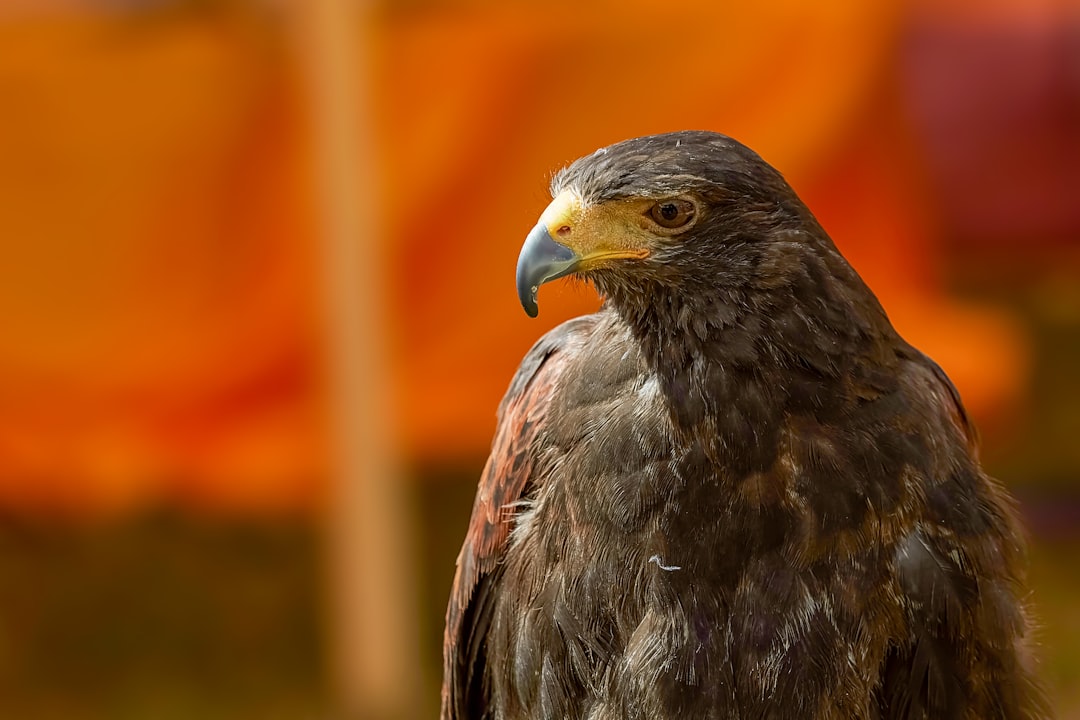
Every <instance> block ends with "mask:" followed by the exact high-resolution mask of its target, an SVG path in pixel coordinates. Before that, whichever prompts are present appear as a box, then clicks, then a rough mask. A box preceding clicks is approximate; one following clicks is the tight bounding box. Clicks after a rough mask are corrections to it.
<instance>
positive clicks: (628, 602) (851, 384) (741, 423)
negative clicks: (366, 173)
mask: <svg viewBox="0 0 1080 720" xmlns="http://www.w3.org/2000/svg"><path fill="white" fill-rule="evenodd" d="M552 194H553V196H554V197H555V200H554V201H553V202H552V205H551V206H549V208H548V210H547V211H545V213H544V215H543V216H542V218H541V222H540V223H539V224H538V225H537V227H536V228H535V229H534V230H533V232H532V233H531V234H530V236H529V238H528V240H527V241H526V245H525V247H524V248H523V249H522V256H521V260H520V262H519V267H518V285H519V288H518V289H519V292H520V293H521V297H522V302H523V304H524V305H525V307H526V310H527V311H529V312H530V314H535V311H536V306H535V293H536V287H537V286H538V285H540V284H542V283H543V282H546V281H547V280H549V279H552V278H554V277H559V276H562V275H566V274H570V273H573V274H576V275H578V276H579V277H582V278H585V279H587V280H588V281H590V282H592V283H593V284H594V285H595V286H596V288H597V289H598V291H599V292H601V293H602V294H603V295H604V296H606V298H607V300H606V302H605V304H604V306H603V307H602V308H601V310H600V311H599V312H597V313H596V314H594V315H590V316H587V317H583V318H578V319H576V320H573V321H570V322H568V323H565V324H563V325H562V326H560V327H558V328H556V329H555V330H553V331H552V332H550V333H549V334H548V335H546V336H545V337H544V338H542V339H541V340H540V341H539V342H538V343H537V344H536V346H535V347H533V349H532V350H531V351H530V352H529V354H528V355H527V356H526V357H525V359H524V360H523V362H522V364H521V367H520V369H519V370H518V373H517V375H516V376H515V377H514V379H513V381H512V383H511V385H510V389H509V391H508V392H507V395H506V397H505V399H504V400H503V402H502V405H501V406H500V409H499V425H498V430H497V432H496V436H495V440H494V444H493V447H492V453H491V457H490V458H489V460H488V463H487V466H486V467H485V469H484V473H483V477H482V478H481V481H480V487H479V490H478V492H477V496H476V503H475V506H474V508H473V516H472V520H471V522H470V524H469V529H468V534H467V535H466V538H465V542H464V545H463V547H462V549H461V555H460V556H459V558H458V571H457V576H456V578H455V581H454V588H453V591H452V594H451V597H450V603H449V608H448V611H447V624H446V645H445V679H444V686H443V711H442V717H443V719H444V720H462V719H464V718H476V719H479V718H490V719H492V720H516V719H518V718H554V719H557V718H587V719H588V720H608V719H613V718H642V719H643V720H644V719H646V718H648V719H649V720H657V719H662V718H673V719H678V720H690V719H696V718H717V719H719V718H742V719H745V720H748V719H749V718H837V719H839V718H845V719H848V718H880V719H883V720H884V719H892V718H897V719H898V718H927V719H929V718H933V719H935V720H937V719H939V718H968V719H974V718H1037V717H1042V714H1043V713H1042V709H1041V707H1042V706H1041V704H1040V701H1039V694H1038V692H1037V689H1036V688H1035V682H1034V680H1033V678H1032V674H1031V668H1030V657H1029V652H1028V649H1027V647H1028V643H1029V641H1030V640H1029V622H1028V619H1027V615H1026V610H1025V606H1024V601H1023V597H1024V591H1023V589H1022V580H1023V548H1022V542H1021V538H1020V535H1019V532H1018V529H1017V525H1016V521H1015V518H1014V514H1013V510H1012V503H1011V501H1010V499H1009V497H1008V495H1007V494H1006V492H1005V491H1004V490H1003V489H1002V488H1001V486H999V485H998V484H997V483H996V482H995V481H994V480H992V479H991V478H989V477H988V476H987V475H986V474H985V473H984V472H983V471H982V469H981V468H980V466H979V463H978V458H977V453H976V442H975V437H974V432H973V431H972V428H971V426H970V424H969V422H968V419H967V416H966V415H965V413H964V409H963V406H962V404H961V402H960V398H959V397H958V395H957V393H956V390H955V389H954V388H953V386H952V384H951V383H950V382H949V380H948V378H947V377H946V376H945V374H944V373H943V372H942V371H941V369H940V368H939V367H938V366H937V365H935V364H934V362H933V361H931V360H930V359H929V358H927V357H926V356H925V355H923V354H922V353H920V352H919V351H918V350H916V349H915V348H913V347H911V346H910V345H908V344H907V343H906V342H905V341H904V340H903V339H902V338H901V337H900V336H899V335H897V333H896V331H895V330H894V329H893V328H892V326H891V325H890V323H889V321H888V319H887V317H886V315H885V313H884V311H883V310H882V309H881V306H880V305H879V304H878V302H877V300H876V299H875V298H874V296H873V294H872V293H871V292H870V290H869V289H868V288H867V287H866V286H865V285H864V284H863V282H862V281H861V279H860V278H859V277H858V275H857V274H856V273H855V271H854V270H852V269H851V267H850V266H849V265H848V264H847V262H846V261H845V260H844V259H843V257H841V255H840V253H839V252H838V251H837V249H836V248H835V246H834V245H833V243H832V242H831V240H830V239H829V237H828V236H827V235H826V233H825V231H824V230H823V229H822V228H821V227H820V226H819V225H818V223H817V222H816V221H815V220H814V218H813V216H812V215H811V214H810V212H809V211H808V210H807V209H806V207H805V206H804V205H803V204H802V203H801V202H800V201H799V199H798V197H797V196H796V195H795V194H794V192H793V191H792V190H791V189H790V188H789V187H788V185H787V184H786V183H785V182H784V180H783V179H782V177H781V176H780V175H779V173H777V172H776V171H775V170H774V169H772V168H771V167H770V166H769V165H767V164H766V163H765V162H764V161H762V160H761V159H760V158H759V157H758V156H757V155H755V154H754V153H753V152H752V151H750V150H749V149H747V148H745V147H744V146H742V145H740V144H739V143H737V142H735V141H733V140H731V139H729V138H727V137H724V136H722V135H717V134H714V133H707V132H683V133H673V134H669V135H658V136H652V137H645V138H638V139H634V140H629V141H626V142H623V143H619V144H617V145H613V146H611V147H608V148H605V149H603V150H600V151H597V152H596V153H595V154H593V155H590V156H588V157H585V158H582V159H580V160H578V161H577V162H575V163H573V164H572V165H570V166H569V167H568V168H566V169H565V170H563V171H562V172H561V173H560V174H559V175H558V176H557V177H556V178H555V181H554V184H553V193H552Z"/></svg>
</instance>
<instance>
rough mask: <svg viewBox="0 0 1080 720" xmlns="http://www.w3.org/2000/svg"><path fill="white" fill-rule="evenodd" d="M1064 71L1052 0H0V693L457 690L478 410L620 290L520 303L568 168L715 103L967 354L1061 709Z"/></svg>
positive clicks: (1074, 23) (358, 696)
mask: <svg viewBox="0 0 1080 720" xmlns="http://www.w3.org/2000/svg"><path fill="white" fill-rule="evenodd" d="M1078 68H1080V4H1078V3H1076V2H1063V1H1058V2H1050V1H1041V2H1036V3H1032V2H1023V1H1021V0H1012V1H1010V0H1001V1H998V2H992V3H970V2H965V1H964V0H949V1H948V2H936V3H930V2H922V1H918V0H908V1H906V2H904V1H900V0H890V1H888V2H878V3H862V2H856V1H855V0H831V1H830V2H819V3H814V4H813V5H812V6H811V5H807V4H805V3H797V2H794V1H792V0H780V1H778V2H774V3H772V4H769V5H762V4H759V5H754V6H751V4H746V3H744V4H731V5H721V4H715V3H708V2H704V0H700V1H698V2H689V3H684V4H680V5H678V6H665V7H663V8H661V7H659V6H656V5H653V4H649V3H644V2H640V1H635V2H629V3H628V2H620V3H615V2H600V3H594V4H591V5H583V4H582V3H573V4H571V3H567V2H559V1H556V2H545V3H537V2H516V3H504V4H495V3H480V2H466V1H460V2H452V1H445V2H440V1H432V0H416V1H413V2H399V3H392V2H388V3H346V2H344V0H311V1H310V2H301V1H300V0H294V1H293V2H285V1H284V0H282V1H280V2H269V1H268V0H267V1H265V2H258V1H256V0H247V1H241V0H232V1H230V0H189V1H184V0H175V1H172V2H170V1H167V0H113V1H106V0H100V1H97V2H95V1H92V0H82V1H74V0H69V1H67V2H28V1H26V0H22V1H21V2H15V3H10V4H7V5H5V6H3V7H0V248H2V252H3V257H4V258H5V259H4V262H2V263H0V328H3V332H0V576H3V575H4V567H8V569H9V573H8V579H7V580H4V579H3V578H2V577H0V714H5V715H10V716H18V717H72V718H82V717H86V718H98V717H164V716H171V715H175V716H176V717H187V716H191V715H194V716H198V717H310V716H311V713H337V714H334V715H332V716H334V717H337V716H338V715H340V716H341V717H352V716H356V717H367V716H375V715H386V716H388V717H389V716H398V717H412V716H418V717H419V716H427V715H430V714H431V713H432V712H434V707H435V703H436V702H437V697H436V696H437V682H438V672H439V671H438V664H437V663H438V651H439V650H438V644H439V642H440V628H439V626H438V624H439V621H440V613H441V606H442V603H443V601H444V598H445V595H446V592H447V590H448V587H449V578H450V574H451V572H452V563H453V557H454V555H455V554H456V543H457V542H458V541H459V539H460V535H461V533H462V532H463V530H464V525H465V518H466V516H467V513H468V510H469V505H470V499H469V495H470V494H471V491H472V488H473V486H474V483H475V476H476V474H477V472H478V471H479V468H480V466H481V465H482V462H483V458H484V454H485V452H486V449H487V445H488V443H489V441H490V436H491V432H492V430H493V427H494V409H495V407H496V405H497V403H498V400H499V398H500V396H501V394H502V392H503V390H504V388H505V386H506V383H507V382H508V380H509V378H510V376H511V374H512V373H513V370H514V368H515V367H516V364H517V362H518V360H519V359H520V357H521V356H522V354H523V353H524V352H525V350H527V348H528V347H529V345H530V344H531V343H532V341H533V340H535V339H536V338H537V337H538V336H539V335H541V334H542V333H543V332H544V331H545V330H547V329H548V328H549V327H551V326H553V325H554V324H556V323H558V322H560V321H562V320H564V319H566V318H568V317H571V316H573V315H576V314H580V313H582V312H588V311H590V310H591V309H592V308H594V307H596V305H597V299H596V298H595V297H593V296H592V294H591V291H588V290H587V289H585V288H583V287H577V286H573V285H569V284H566V283H562V284H557V285H554V286H551V287H546V288H545V289H544V291H543V293H542V294H543V297H542V302H541V308H542V309H541V316H540V318H539V320H536V321H532V320H529V319H528V318H527V317H526V316H525V315H524V313H523V312H522V311H521V309H520V307H519V306H518V304H517V301H516V298H515V295H514V290H513V268H514V263H515V259H516V256H517V252H518V248H519V243H520V241H521V239H522V238H523V237H524V234H525V232H526V231H527V230H528V228H529V227H531V225H532V224H533V222H534V221H535V218H536V216H537V215H538V213H539V212H540V210H542V209H543V207H544V205H545V204H546V200H547V193H546V185H547V181H548V179H549V178H550V176H551V174H552V173H553V172H554V171H556V170H557V169H558V168H559V167H560V166H562V165H563V164H565V163H567V162H569V161H571V160H573V159H575V158H576V157H578V156H579V155H582V154H584V153H586V152H590V151H591V150H593V149H595V148H596V147H599V146H602V145H607V144H609V143H612V142H615V141H618V140H621V139H624V138H627V137H631V136H635V135H641V134H647V133H654V132H663V131H669V130H675V129H680V128H707V129H713V130H718V131H721V132H724V133H726V134H729V135H732V136H733V137H736V138H738V139H740V140H741V141H743V142H745V143H746V144H748V145H750V146H751V147H753V148H754V149H756V150H757V151H758V152H759V153H761V154H762V155H763V156H764V157H765V158H766V159H767V160H769V161H770V162H771V163H772V164H773V165H775V166H776V167H777V168H779V169H780V170H781V171H782V172H783V173H784V174H785V175H786V176H787V177H788V179H789V181H790V182H791V184H792V185H793V186H794V187H795V188H796V190H797V191H798V192H799V193H800V195H801V196H802V197H803V199H804V200H805V201H806V202H807V203H808V205H809V206H810V207H811V209H813V210H814V212H815V213H816V214H817V216H818V218H819V219H820V220H821V221H822V223H823V225H824V226H825V227H826V229H828V230H829V231H830V233H831V234H832V236H833V238H834V239H835V240H836V242H837V244H838V246H839V247H840V248H841V250H842V251H843V252H844V253H845V255H846V256H847V257H848V258H849V259H850V260H851V261H852V263H853V264H854V265H855V267H856V268H857V269H858V270H859V271H860V273H862V274H863V276H864V277H865V278H866V279H867V281H868V282H869V284H870V285H871V287H873V288H874V289H875V290H876V292H877V293H878V294H879V297H880V298H881V300H882V302H883V304H884V305H885V307H886V309H887V310H888V311H889V313H890V316H891V317H892V318H893V320H894V323H895V324H896V325H897V327H898V328H899V329H900V331H901V332H902V333H903V334H904V335H905V336H906V337H907V338H908V339H909V340H911V341H912V342H913V343H915V344H916V345H918V346H919V347H921V348H922V349H923V350H924V351H926V352H928V353H929V354H930V355H931V356H933V357H935V358H936V359H937V360H938V361H939V363H940V364H941V365H942V366H943V367H944V368H945V369H946V371H947V372H948V373H949V374H950V375H951V376H952V378H953V379H954V381H955V382H956V384H957V385H958V387H959V389H960V391H961V393H962V395H963V397H964V398H965V401H966V403H967V404H968V406H969V410H970V411H971V413H972V414H973V416H974V417H975V419H976V421H977V423H978V424H979V426H980V427H981V429H982V430H983V436H984V446H985V447H984V455H985V459H986V461H987V462H988V465H989V467H990V469H991V470H992V471H994V472H995V473H997V474H998V475H999V476H1001V477H1002V479H1003V480H1004V481H1005V482H1006V483H1007V484H1009V485H1010V486H1011V487H1012V488H1013V489H1014V490H1015V491H1016V492H1017V493H1018V494H1019V495H1020V496H1021V497H1022V499H1023V500H1025V508H1026V510H1027V516H1028V518H1029V524H1030V526H1031V530H1032V533H1033V537H1034V538H1035V540H1036V543H1037V545H1036V550H1035V552H1034V558H1035V578H1034V579H1035V581H1036V601H1037V603H1039V604H1040V605H1041V606H1042V607H1043V608H1044V612H1045V614H1046V620H1045V622H1046V625H1047V627H1048V632H1047V638H1046V645H1047V648H1046V652H1045V653H1044V654H1045V655H1046V656H1047V662H1046V674H1047V679H1048V682H1049V684H1050V685H1051V687H1052V689H1053V692H1054V696H1055V700H1056V702H1057V703H1058V704H1059V708H1060V711H1061V716H1062V717H1080V690H1077V689H1075V685H1076V684H1077V683H1080V649H1078V648H1077V647H1076V645H1075V643H1076V641H1077V640H1078V639H1080V613H1077V612H1076V610H1075V609H1074V608H1073V606H1074V605H1075V604H1076V599H1077V596H1076V595H1075V594H1074V591H1075V590H1076V589H1077V581H1076V579H1075V578H1073V577H1072V575H1071V566H1072V563H1071V560H1069V558H1070V555H1071V552H1072V549H1074V548H1076V547H1078V546H1080V542H1078V541H1080V534H1078V533H1077V530H1078V529H1080V528H1078V525H1077V522H1076V521H1077V519H1078V518H1080V493H1078V488H1080V486H1078V485H1077V483H1076V480H1077V479H1078V477H1080V449H1078V444H1077V443H1076V442H1075V437H1076V433H1077V432H1080V416H1078V413H1077V411H1076V410H1075V408H1076V405H1075V404H1074V403H1075V402H1076V401H1080V380H1077V376H1076V372H1075V370H1076V367H1078V366H1080V365H1077V364H1076V363H1077V361H1078V360H1080V202H1078V197H1080V69H1078ZM342 263H344V264H345V265H348V267H344V268H342V267H341V265H342ZM354 265H355V267H353V266H354ZM339 271H340V272H339ZM342 288H344V290H342ZM350 293H351V294H350ZM350 339H351V340H350ZM361 361H362V362H361ZM371 458H378V459H379V461H378V462H370V460H371ZM372 468H375V470H372ZM379 468H382V470H380V469H379ZM383 470H385V472H383ZM358 488H359V489H358ZM383 503H385V506H384V505H383ZM358 527H362V528H365V529H366V532H367V534H366V535H365V534H364V532H362V531H358V530H356V528H358ZM357 544H359V545H361V547H356V545H357ZM354 554H355V557H359V558H369V559H371V562H376V563H384V564H383V565H377V566H376V565H370V564H368V565H365V564H364V563H361V562H356V561H354V560H350V558H353V556H354ZM83 564H85V565H86V566H87V567H90V568H91V570H88V571H80V570H78V568H79V567H81V566H82V565H83ZM178 568H179V569H178ZM373 568H374V569H373ZM378 568H382V569H379V570H378V572H376V571H375V569H378ZM173 570H176V572H178V573H179V576H180V577H184V578H187V580H188V581H187V582H184V583H179V584H174V583H172V581H170V580H168V578H175V577H177V575H176V573H174V572H173ZM386 573H389V574H393V575H394V577H390V575H389V574H386ZM339 576H341V577H339ZM237 577H239V578H240V579H239V580H238V579H237ZM244 578H247V580H244ZM245 582H246V583H248V585H244V583H245ZM118 586H120V587H124V588H125V590H124V592H123V593H122V597H116V596H114V594H113V592H112V591H111V588H115V587H118ZM249 586H250V587H249ZM252 587H254V588H256V589H252ZM163 588H170V589H169V590H167V591H166V590H164V589H163ZM244 588H247V590H245V589H244ZM246 592H247V593H250V597H249V595H245V593H246ZM338 594H342V596H341V597H337V595H338ZM84 595H85V596H86V597H84ZM328 596H329V597H328ZM214 598H217V599H216V600H215V599H214ZM222 598H227V599H222ZM238 598H239V599H238ZM243 598H248V599H247V600H244V599H243ZM354 600H355V602H354ZM170 603H175V604H176V606H177V607H179V606H184V607H185V608H186V609H184V610H176V609H175V608H174V607H173V605H171V604H170ZM139 606H146V607H151V608H156V610H154V612H151V613H150V615H149V616H148V617H146V618H143V620H144V622H143V624H142V626H140V629H139V630H138V632H135V633H134V635H133V636H134V637H135V639H134V640H132V639H128V640H125V641H123V642H121V641H120V640H118V639H117V638H118V637H121V638H122V637H127V635H126V634H127V633H129V632H131V628H130V624H129V623H128V622H127V620H130V618H131V612H132V608H135V607H139ZM191 606H197V607H200V608H202V610H201V611H200V612H196V613H192V612H190V610H189V608H190V607H191ZM42 608H44V609H42ZM252 608H261V610H258V611H257V612H256V611H253V610H252ZM249 613H253V615H252V617H261V618H262V620H261V622H259V621H255V620H251V619H250V618H247V619H246V620H242V619H243V618H245V616H247V615H248V614H249ZM364 613H367V615H372V616H373V617H367V616H363V617H361V616H360V615H363V614H364ZM382 613H384V615H383V614H382ZM61 616H64V617H67V616H73V617H74V618H76V619H75V620H71V621H68V624H67V625H64V624H63V623H61V624H60V630H55V628H56V627H57V618H58V617H61ZM244 622H249V623H250V622H254V625H252V626H250V627H248V629H247V630H246V631H243V632H240V631H235V628H236V627H237V623H239V624H240V625H243V623H244ZM88 625H97V626H99V627H101V628H104V629H103V630H101V632H100V633H99V635H100V636H95V639H91V640H88V639H87V637H86V635H85V632H84V631H85V628H86V626H88ZM223 628H225V629H224V630H223ZM373 628H375V629H373ZM54 630H55V631H54ZM365 633H367V634H365ZM372 633H374V634H372ZM174 634H175V635H178V636H182V637H184V638H188V640H182V641H180V640H176V638H175V637H173V635H174ZM282 637H288V638H291V639H289V640H282ZM191 638H207V639H205V640H204V641H198V642H196V644H197V645H198V644H199V642H201V643H202V644H201V645H199V647H198V648H196V649H194V650H193V649H191V647H190V642H191V640H190V639H191ZM125 643H126V644H125ZM393 645H408V646H410V647H408V648H405V649H404V650H402V649H401V648H400V647H399V648H397V649H394V648H393V647H391V646H393ZM413 646H415V647H413ZM118 648H119V649H118ZM184 648H187V649H186V650H185V649H184ZM95 653H96V654H95ZM151 656H152V657H156V658H158V659H159V661H157V662H155V663H150V666H151V667H152V668H157V669H156V670H153V671H145V668H144V671H143V672H135V668H137V667H138V666H139V665H140V664H141V663H143V662H144V660H145V658H147V657H151ZM239 657H242V658H243V663H242V664H244V665H245V668H246V669H245V670H244V671H243V672H241V673H240V675H237V674H236V673H237V672H239V671H237V670H236V668H235V663H232V662H229V661H226V660H223V659H222V658H234V659H235V658H239ZM20 658H33V661H32V662H30V663H24V662H22V661H21V660H20ZM301 658H302V659H304V662H303V663H299V664H301V665H303V667H297V665H298V662H299V659H301ZM380 658H381V659H383V660H385V662H384V661H380V660H379V659H380ZM395 664H396V665H395ZM208 667H209V668H215V670H214V673H215V676H214V677H210V676H208V675H206V673H207V672H208V670H207V668H208ZM391 670H393V671H394V672H390V671H391ZM244 673H246V674H244ZM83 677H85V678H87V679H86V680H85V681H82V682H80V681H78V678H83ZM252 677H257V678H260V680H259V681H258V682H255V681H254V680H251V678H252ZM73 678H74V679H75V680H73ZM416 685H419V686H420V688H421V690H417V688H416V687H414V686H416ZM256 687H261V688H263V690H262V692H260V691H258V690H256V689H255V688H256ZM5 698H6V699H5ZM5 704H6V707H5ZM167 708H173V709H172V710H168V711H167V712H159V711H162V710H163V709H167ZM170 713H171V715H170Z"/></svg>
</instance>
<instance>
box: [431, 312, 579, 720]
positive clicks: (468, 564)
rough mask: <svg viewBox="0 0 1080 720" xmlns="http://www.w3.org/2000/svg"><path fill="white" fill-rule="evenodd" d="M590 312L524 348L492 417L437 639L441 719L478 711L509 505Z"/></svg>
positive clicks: (523, 491) (525, 491)
mask: <svg viewBox="0 0 1080 720" xmlns="http://www.w3.org/2000/svg"><path fill="white" fill-rule="evenodd" d="M592 322H593V320H592V318H591V317H584V318H578V319H575V320H571V321H569V322H566V323H563V324H562V325H560V326H559V327H557V328H555V329H554V330H552V331H551V332H550V333H548V334H547V335H545V336H544V337H543V338H541V339H540V340H539V341H538V342H537V343H536V345H534V346H533V347H532V349H531V350H530V351H529V352H528V354H526V356H525V358H524V360H522V362H521V366H520V367H519V368H518V371H517V374H516V375H515V376H514V379H513V380H512V381H511V383H510V388H509V389H508V390H507V392H506V395H505V397H504V398H503V400H502V402H501V403H500V405H499V413H498V425H497V429H496V432H495V439H494V441H493V442H492V447H491V454H490V455H489V456H488V460H487V463H486V464H485V466H484V470H483V473H482V474H481V477H480V485H479V488H478V489H477V493H476V500H475V502H474V503H473V511H472V518H471V519H470V521H469V529H468V532H467V533H466V536H465V542H464V543H463V545H462V547H461V552H460V554H459V555H458V559H457V572H456V574H455V576H454V585H453V589H452V590H451V594H450V602H449V604H448V606H447V610H446V634H445V637H444V640H443V688H442V718H443V720H461V719H463V718H481V717H483V716H484V715H485V705H486V703H485V698H484V687H483V667H484V662H485V659H484V657H483V653H484V635H485V634H486V631H487V627H488V623H489V622H490V615H491V612H490V611H491V604H492V602H493V594H494V592H495V590H496V588H497V586H498V582H499V577H500V575H501V573H500V570H499V561H500V559H501V558H502V556H503V553H504V551H505V549H506V544H507V538H508V537H509V534H510V529H511V526H512V521H513V515H514V506H515V504H516V503H518V502H520V501H521V500H523V499H524V498H527V497H528V496H529V494H530V492H531V490H532V488H533V487H534V486H535V485H536V484H537V482H538V479H537V478H536V477H535V476H534V462H535V460H536V457H537V452H536V438H537V435H538V433H539V432H540V430H541V429H542V428H543V426H544V423H545V422H547V410H548V406H549V404H550V401H551V397H552V394H553V392H554V389H555V387H556V383H557V381H558V377H559V375H560V373H561V372H562V369H563V368H564V367H565V365H566V363H567V361H568V358H569V354H568V353H567V352H566V349H567V346H568V344H569V343H570V342H572V340H573V338H574V336H575V335H578V334H579V333H581V332H583V331H584V330H585V329H586V327H585V326H587V325H591V324H592Z"/></svg>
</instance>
